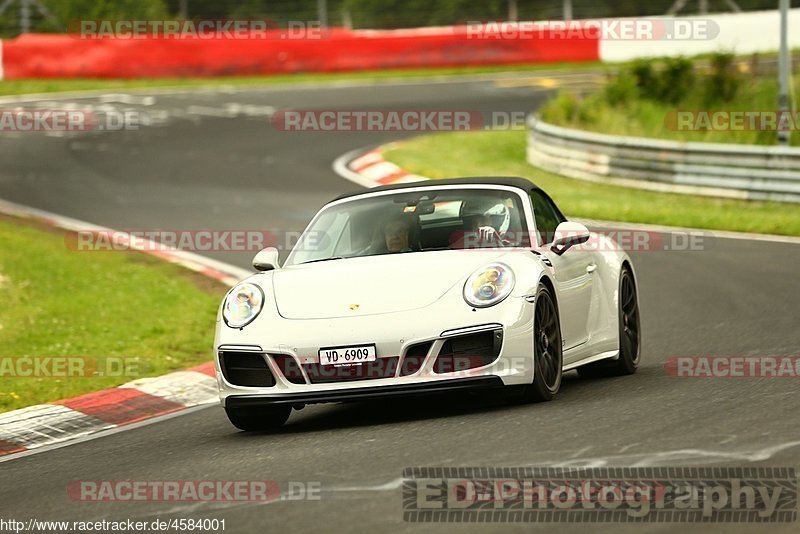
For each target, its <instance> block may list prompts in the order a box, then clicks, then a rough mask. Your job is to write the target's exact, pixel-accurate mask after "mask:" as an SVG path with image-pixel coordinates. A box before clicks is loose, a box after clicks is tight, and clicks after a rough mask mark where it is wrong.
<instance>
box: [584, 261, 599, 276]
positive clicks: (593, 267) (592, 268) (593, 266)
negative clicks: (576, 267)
mask: <svg viewBox="0 0 800 534" xmlns="http://www.w3.org/2000/svg"><path fill="white" fill-rule="evenodd" d="M596 270H597V264H594V263H593V264H591V265H589V266H588V267H586V272H587V273H589V274H592V273H593V272H595V271H596Z"/></svg>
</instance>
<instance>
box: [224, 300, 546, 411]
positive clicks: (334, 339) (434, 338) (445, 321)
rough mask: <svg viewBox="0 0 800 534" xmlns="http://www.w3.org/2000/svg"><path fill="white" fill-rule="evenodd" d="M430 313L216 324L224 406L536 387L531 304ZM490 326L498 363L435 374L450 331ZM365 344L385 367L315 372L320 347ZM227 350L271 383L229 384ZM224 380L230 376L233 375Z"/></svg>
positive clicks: (448, 308) (454, 308) (452, 308)
mask: <svg viewBox="0 0 800 534" xmlns="http://www.w3.org/2000/svg"><path fill="white" fill-rule="evenodd" d="M433 308H434V309H426V310H424V311H423V312H420V311H412V312H401V313H392V314H383V315H374V316H362V317H347V318H335V319H319V320H288V319H284V318H282V317H279V316H277V315H271V316H269V317H266V318H261V317H259V319H257V320H256V322H255V323H253V324H252V325H249V326H247V327H245V328H244V329H242V330H236V329H231V328H228V327H226V326H225V325H224V323H218V325H217V335H216V338H215V348H216V352H217V358H215V360H216V366H217V381H218V385H219V392H220V400H221V402H222V404H223V405H225V406H234V405H236V406H244V405H251V404H247V403H252V405H258V404H276V403H278V404H280V403H283V404H309V403H320V402H340V401H352V400H359V399H369V398H374V397H388V396H395V395H401V394H402V395H404V394H411V395H417V394H425V393H433V392H442V391H448V390H456V391H458V390H464V389H467V388H469V389H472V388H484V387H494V386H498V385H517V384H530V383H531V381H532V379H533V366H532V361H533V359H532V355H531V352H532V341H531V340H532V319H533V306H532V304H531V303H529V302H527V301H525V299H524V298H519V297H509V298H508V299H506V300H505V301H503V302H502V303H500V304H498V305H496V306H493V307H491V308H486V309H479V310H471V309H469V308H467V307H465V306H463V304H462V305H461V306H452V305H445V304H443V305H442V306H434V307H433ZM262 313H263V312H262ZM259 320H261V323H260V324H259ZM490 325H491V327H490V328H488V331H489V332H493V333H495V334H496V333H497V332H498V330H499V331H500V335H501V339H502V343H501V346H500V347H497V356H496V358H495V359H494V360H492V361H486V362H485V364H482V365H480V366H474V365H470V366H468V367H469V368H467V369H465V368H464V367H463V366H461V365H459V364H456V365H455V366H453V367H451V368H450V369H448V368H444V369H443V368H437V364H436V360H437V358H438V357H439V355H440V354H442V353H443V351H445V349H446V347H447V340H448V339H449V338H451V336H453V335H454V334H453V333H452V332H453V331H455V332H456V333H458V332H460V331H463V330H464V329H469V328H473V327H476V326H483V327H484V328H487V327H489V326H490ZM364 343H374V344H375V346H376V353H377V363H378V364H380V366H379V367H380V369H379V370H378V371H377V374H374V375H369V376H360V377H349V378H344V379H339V378H334V379H330V375H325V374H324V373H321V374H316V375H315V374H314V369H315V368H318V367H319V357H318V350H319V348H320V347H334V346H341V347H346V346H356V345H361V344H364ZM418 345H427V349H426V350H425V352H424V358H423V361H422V363H421V364H420V365H419V366H418V367H416V368H415V369H413V370H412V371H411V372H407V370H408V367H407V365H406V364H407V363H408V355H409V354H410V352H409V351H410V350H411V348H412V347H414V346H418ZM225 351H241V352H247V353H250V354H251V355H252V356H253V357H257V358H260V359H261V361H260V362H259V361H256V363H258V365H261V366H264V367H265V368H267V369H268V370H269V373H270V375H271V379H270V380H269V381H264V382H258V381H254V382H252V383H247V382H243V381H241V380H238V381H237V380H228V379H226V374H225V373H223V369H222V366H221V357H220V353H221V352H225ZM461 354H462V355H463V354H464V353H463V352H462V353H461ZM287 359H288V360H290V361H291V362H293V365H294V368H295V374H294V376H289V375H288V374H287V373H286V368H285V367H284V366H283V364H282V360H283V361H284V362H285V361H286V360H287ZM467 359H469V356H467ZM254 361H255V360H254ZM315 366H316V367H315ZM245 367H246V366H245ZM228 371H230V369H228ZM245 371H246V370H245ZM227 376H228V378H230V372H228V374H227Z"/></svg>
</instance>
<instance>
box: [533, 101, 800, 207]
mask: <svg viewBox="0 0 800 534" xmlns="http://www.w3.org/2000/svg"><path fill="white" fill-rule="evenodd" d="M527 157H528V162H529V163H531V164H532V165H535V166H537V167H541V168H543V169H545V170H548V171H551V172H554V173H556V174H561V175H564V176H569V177H571V178H579V179H582V180H589V181H594V182H602V183H612V184H617V185H625V186H630V187H638V188H642V189H651V190H657V191H667V192H675V193H688V194H701V195H709V196H717V197H729V198H740V199H748V200H774V201H779V202H800V148H795V147H780V146H757V145H737V144H726V143H682V142H677V141H665V140H659V139H648V138H641V137H622V136H615V135H606V134H598V133H593V132H586V131H582V130H575V129H570V128H563V127H561V126H554V125H552V124H547V123H545V122H542V121H541V120H539V119H538V118H536V117H534V116H533V115H531V116H530V117H529V118H528V154H527Z"/></svg>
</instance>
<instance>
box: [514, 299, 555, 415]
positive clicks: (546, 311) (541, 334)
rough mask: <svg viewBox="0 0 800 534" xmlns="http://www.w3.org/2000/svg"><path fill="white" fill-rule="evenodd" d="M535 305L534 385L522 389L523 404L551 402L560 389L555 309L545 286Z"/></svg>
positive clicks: (521, 399)
mask: <svg viewBox="0 0 800 534" xmlns="http://www.w3.org/2000/svg"><path fill="white" fill-rule="evenodd" d="M534 302H535V303H536V304H535V306H536V308H535V310H534V314H533V382H532V383H531V384H528V385H527V386H525V387H524V388H523V390H522V392H521V395H520V397H519V400H520V401H522V402H544V401H549V400H552V399H553V397H555V395H556V393H558V390H559V389H560V388H561V375H562V366H563V359H562V352H561V351H562V347H561V321H560V320H559V317H558V309H557V308H556V304H555V301H554V300H553V296H552V295H551V294H550V290H549V289H547V287H546V286H544V285H540V286H539V289H538V290H537V291H536V300H535V301H534Z"/></svg>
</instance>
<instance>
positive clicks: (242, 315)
mask: <svg viewBox="0 0 800 534" xmlns="http://www.w3.org/2000/svg"><path fill="white" fill-rule="evenodd" d="M263 307H264V292H263V291H262V290H261V288H260V287H258V286H257V285H255V284H248V283H245V284H239V285H237V286H236V287H234V288H233V289H231V290H230V292H229V293H228V295H227V296H226V297H225V303H224V304H223V306H222V318H223V319H225V324H227V325H228V326H230V327H231V328H242V327H244V326H246V325H248V324H250V322H251V321H252V320H253V319H255V318H256V317H257V316H258V314H259V313H260V312H261V308H263Z"/></svg>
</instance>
